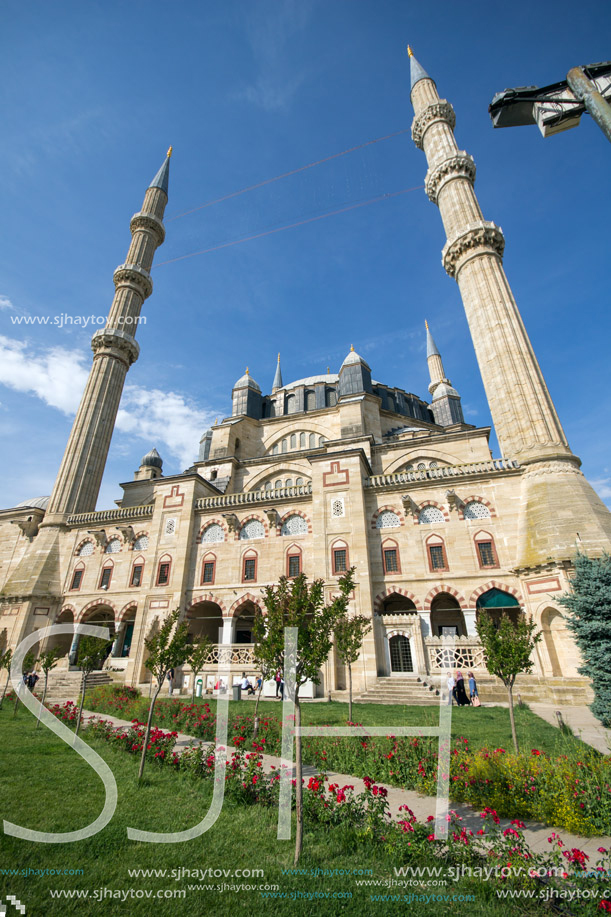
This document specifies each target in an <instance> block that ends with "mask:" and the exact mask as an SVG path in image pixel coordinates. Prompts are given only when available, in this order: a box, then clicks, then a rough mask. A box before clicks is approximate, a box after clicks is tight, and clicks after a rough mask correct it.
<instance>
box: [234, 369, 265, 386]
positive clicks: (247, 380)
mask: <svg viewBox="0 0 611 917" xmlns="http://www.w3.org/2000/svg"><path fill="white" fill-rule="evenodd" d="M236 388H252V389H253V390H254V391H255V392H260V391H261V389H260V388H259V386H258V384H257V383H256V382H255V380H254V379H253V377H252V376H251V375H250V373H249V372H248V366H247V367H246V372H245V373H244V375H243V376H240V378H239V379H238V381H237V382H236V384H235V385H234V389H236Z"/></svg>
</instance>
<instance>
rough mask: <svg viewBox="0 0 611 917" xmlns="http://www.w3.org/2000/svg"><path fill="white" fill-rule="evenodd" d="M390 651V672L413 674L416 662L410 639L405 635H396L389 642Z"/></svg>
mask: <svg viewBox="0 0 611 917" xmlns="http://www.w3.org/2000/svg"><path fill="white" fill-rule="evenodd" d="M388 649H389V651H390V671H391V672H393V673H395V672H413V671H414V662H413V659H412V651H411V647H410V643H409V638H408V637H406V636H405V634H394V635H393V636H392V637H391V638H390V639H389V641H388Z"/></svg>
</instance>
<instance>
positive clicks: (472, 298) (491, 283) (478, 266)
mask: <svg viewBox="0 0 611 917" xmlns="http://www.w3.org/2000/svg"><path fill="white" fill-rule="evenodd" d="M408 53H409V56H410V70H411V101H412V105H413V107H414V113H415V117H414V121H413V124H412V138H413V140H414V143H415V144H416V146H417V147H418V148H419V149H421V150H423V151H424V153H425V155H426V158H427V162H428V166H429V169H428V172H427V175H426V180H425V189H426V193H427V195H428V197H429V198H430V200H431V201H433V203H434V204H437V206H438V207H439V212H440V213H441V219H442V221H443V225H444V228H445V232H446V237H447V241H446V244H445V246H444V248H443V253H442V262H443V266H444V268H445V270H446V271H447V273H448V274H449V275H450V277H453V278H454V279H455V280H456V282H457V283H458V287H459V289H460V294H461V297H462V300H463V304H464V307H465V312H466V315H467V321H468V323H469V328H470V330H471V336H472V339H473V345H474V347H475V354H476V357H477V361H478V364H479V368H480V372H481V374H482V380H483V383H484V388H485V390H486V396H487V399H488V404H489V405H490V413H491V414H492V420H493V422H494V427H495V430H496V435H497V438H498V441H499V446H500V449H501V452H502V455H503V457H504V458H507V459H514V460H516V461H518V462H519V463H520V464H521V465H523V466H525V473H524V476H523V494H522V503H521V521H520V527H521V535H520V539H519V541H520V545H519V549H518V557H517V558H516V565H517V566H518V567H529V566H537V565H539V564H541V563H545V562H546V561H549V560H552V559H559V558H563V559H566V558H567V557H569V556H571V555H572V554H573V553H574V550H575V543H576V541H577V533H579V538H580V540H581V545H582V548H583V549H587V547H590V548H592V549H593V550H596V551H599V550H601V549H602V548H608V547H609V544H610V539H611V515H610V514H609V512H608V510H607V508H606V507H605V506H604V504H603V503H602V501H601V500H600V499H599V498H598V497H597V496H596V494H595V493H594V491H593V490H592V488H591V487H590V485H589V484H588V483H587V481H586V480H585V478H584V477H583V475H582V473H581V472H580V471H579V466H580V464H581V463H580V461H579V459H578V458H577V457H576V456H575V455H573V454H572V452H571V450H570V448H569V445H568V443H567V440H566V436H565V435H564V431H563V429H562V426H561V424H560V420H559V419H558V415H557V413H556V409H555V407H554V404H553V402H552V399H551V396H550V393H549V391H548V389H547V386H546V384H545V380H544V378H543V374H542V372H541V369H540V367H539V364H538V362H537V359H536V357H535V354H534V351H533V348H532V345H531V343H530V340H529V339H528V335H527V333H526V330H525V328H524V323H523V322H522V318H521V316H520V313H519V311H518V307H517V305H516V301H515V299H514V297H513V294H512V292H511V288H510V286H509V283H508V281H507V277H506V276H505V271H504V269H503V249H504V246H505V239H504V237H503V233H502V232H501V230H500V229H499V227H498V226H496V225H495V224H494V223H490V222H488V221H487V220H485V219H484V217H483V214H482V211H481V209H480V206H479V203H478V200H477V197H476V196H475V191H474V189H473V184H474V181H475V163H474V162H473V159H472V157H471V156H470V155H469V154H468V153H466V152H465V151H464V150H459V148H458V145H457V143H456V140H455V139H454V124H455V120H456V119H455V116H454V109H453V108H452V106H451V105H450V103H449V102H447V101H446V100H445V99H440V98H439V95H438V93H437V87H436V86H435V83H434V81H433V80H432V79H431V77H430V76H429V75H428V74H427V73H426V71H425V70H424V69H423V68H422V67H421V66H420V64H419V63H418V61H417V60H416V58H415V57H414V56H413V53H412V51H411V49H410V48H408Z"/></svg>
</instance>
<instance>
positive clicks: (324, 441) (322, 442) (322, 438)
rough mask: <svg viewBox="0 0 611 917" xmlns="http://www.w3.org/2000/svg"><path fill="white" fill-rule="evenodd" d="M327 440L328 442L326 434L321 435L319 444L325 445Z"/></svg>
mask: <svg viewBox="0 0 611 917" xmlns="http://www.w3.org/2000/svg"><path fill="white" fill-rule="evenodd" d="M326 442H327V440H326V439H325V437H324V436H321V437H320V439H319V440H318V445H319V446H324V444H325V443H326Z"/></svg>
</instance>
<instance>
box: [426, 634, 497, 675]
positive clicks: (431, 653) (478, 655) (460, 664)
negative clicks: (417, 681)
mask: <svg viewBox="0 0 611 917" xmlns="http://www.w3.org/2000/svg"><path fill="white" fill-rule="evenodd" d="M424 646H425V651H426V660H427V668H428V671H429V672H430V673H431V674H433V673H435V672H443V671H447V670H448V669H466V670H467V671H469V670H471V669H479V670H480V671H482V670H483V671H484V672H485V671H487V669H486V662H485V659H484V649H483V647H482V645H481V643H480V642H479V641H478V640H474V639H473V637H456V638H455V639H454V643H453V645H452V646H448V641H447V639H444V638H443V637H425V638H424Z"/></svg>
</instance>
